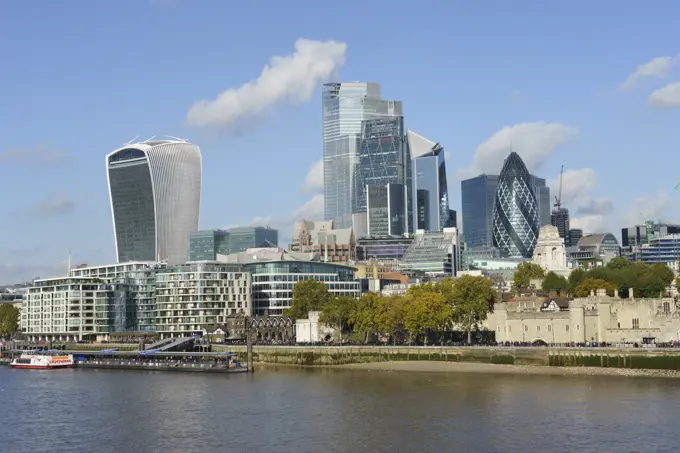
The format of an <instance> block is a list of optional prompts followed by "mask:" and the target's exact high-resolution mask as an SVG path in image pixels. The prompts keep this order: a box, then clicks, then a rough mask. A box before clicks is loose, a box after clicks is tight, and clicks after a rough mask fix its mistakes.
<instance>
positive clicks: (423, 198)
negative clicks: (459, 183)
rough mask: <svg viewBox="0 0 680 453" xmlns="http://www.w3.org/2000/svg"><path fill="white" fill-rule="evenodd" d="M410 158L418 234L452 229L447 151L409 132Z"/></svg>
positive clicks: (415, 225) (413, 210)
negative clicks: (446, 160)
mask: <svg viewBox="0 0 680 453" xmlns="http://www.w3.org/2000/svg"><path fill="white" fill-rule="evenodd" d="M406 140H407V142H408V147H409V153H410V155H411V159H412V160H411V182H412V186H413V188H412V189H411V190H412V193H413V197H414V199H415V203H413V206H411V207H409V208H410V209H411V210H412V212H413V222H414V229H415V230H426V231H441V230H442V229H443V228H449V227H452V226H453V222H454V219H453V218H452V217H453V216H452V211H451V210H450V209H449V190H448V186H447V184H446V162H445V159H444V148H442V147H441V145H440V144H439V143H435V142H433V141H431V140H428V139H426V138H425V137H423V136H421V135H418V134H416V133H415V132H413V131H410V130H409V131H407V132H406Z"/></svg>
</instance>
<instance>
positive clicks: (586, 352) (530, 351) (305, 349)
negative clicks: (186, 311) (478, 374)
mask: <svg viewBox="0 0 680 453" xmlns="http://www.w3.org/2000/svg"><path fill="white" fill-rule="evenodd" d="M213 348H214V350H215V351H220V350H224V351H227V350H228V351H232V352H234V353H244V352H245V350H246V349H245V346H220V345H213ZM252 360H253V362H256V363H264V364H285V365H300V366H335V365H355V364H368V363H380V362H420V361H423V362H425V361H426V362H451V363H477V364H488V365H506V366H507V365H517V366H531V367H560V368H573V367H587V368H614V369H628V370H669V371H678V372H680V349H675V348H615V347H597V348H578V347H485V346H471V347H466V346H442V347H440V346H420V347H403V346H253V358H252ZM401 368H403V367H401Z"/></svg>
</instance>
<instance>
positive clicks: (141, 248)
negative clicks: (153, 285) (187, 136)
mask: <svg viewBox="0 0 680 453" xmlns="http://www.w3.org/2000/svg"><path fill="white" fill-rule="evenodd" d="M201 171H202V170H201V151H200V150H199V148H198V146H196V145H193V144H191V143H188V142H186V141H183V140H147V141H144V142H139V143H127V144H125V145H124V146H123V147H122V148H119V149H117V150H115V151H113V152H112V153H110V154H108V155H107V156H106V174H107V178H108V185H109V198H110V201H111V214H112V216H113V231H114V237H115V243H116V256H117V259H118V262H125V261H156V260H160V261H167V262H168V263H169V264H179V263H183V262H185V261H186V260H187V258H188V253H189V234H190V233H192V232H194V231H197V230H198V216H199V209H200V204H201Z"/></svg>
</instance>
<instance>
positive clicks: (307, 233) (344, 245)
mask: <svg viewBox="0 0 680 453" xmlns="http://www.w3.org/2000/svg"><path fill="white" fill-rule="evenodd" d="M288 250H289V251H291V252H302V253H315V254H318V255H319V256H320V257H321V260H322V261H324V262H330V263H345V262H347V261H352V260H355V259H356V238H355V235H354V230H353V229H352V228H351V227H349V228H335V226H334V224H333V221H332V220H325V221H321V222H311V221H308V220H303V221H301V222H297V223H295V226H294V228H293V239H292V241H291V243H290V245H289V246H288Z"/></svg>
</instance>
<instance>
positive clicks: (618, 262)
mask: <svg viewBox="0 0 680 453" xmlns="http://www.w3.org/2000/svg"><path fill="white" fill-rule="evenodd" d="M632 265H633V262H632V261H631V260H629V259H628V258H624V257H622V256H617V257H616V258H612V259H611V260H609V262H608V263H607V267H608V268H609V269H614V270H621V269H623V268H625V267H630V266H632Z"/></svg>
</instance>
